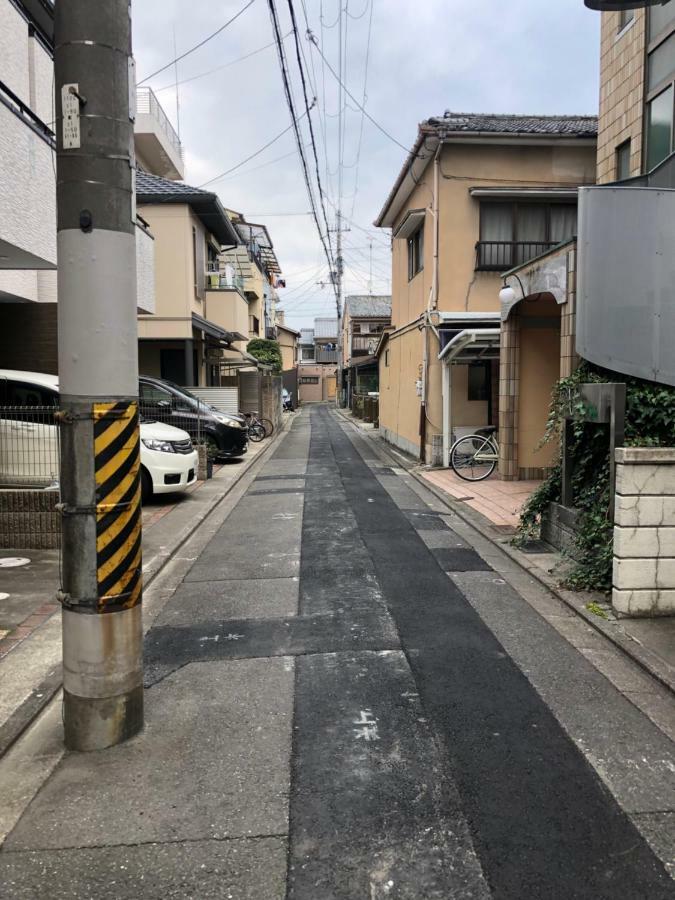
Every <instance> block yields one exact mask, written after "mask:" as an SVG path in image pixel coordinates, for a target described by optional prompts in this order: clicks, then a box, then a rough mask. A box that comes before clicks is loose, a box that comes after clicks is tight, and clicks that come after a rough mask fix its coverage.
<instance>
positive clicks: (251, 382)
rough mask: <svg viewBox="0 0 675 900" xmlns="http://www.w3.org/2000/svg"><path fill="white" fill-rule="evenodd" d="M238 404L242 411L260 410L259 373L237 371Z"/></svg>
mask: <svg viewBox="0 0 675 900" xmlns="http://www.w3.org/2000/svg"><path fill="white" fill-rule="evenodd" d="M239 406H240V408H241V411H242V412H260V374H259V373H258V372H240V373H239Z"/></svg>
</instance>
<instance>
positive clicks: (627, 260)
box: [576, 160, 675, 387]
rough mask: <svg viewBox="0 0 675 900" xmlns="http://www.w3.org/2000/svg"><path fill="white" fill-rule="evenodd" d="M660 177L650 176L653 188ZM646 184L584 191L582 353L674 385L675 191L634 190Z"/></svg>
mask: <svg viewBox="0 0 675 900" xmlns="http://www.w3.org/2000/svg"><path fill="white" fill-rule="evenodd" d="M666 162H668V161H667V160H666ZM655 172H656V170H655V171H654V172H652V173H650V175H649V176H646V177H645V178H646V179H647V180H648V181H649V180H651V183H652V184H653V183H655V181H656V178H655ZM660 174H661V176H662V177H664V178H665V177H666V176H667V175H668V167H667V166H664V168H663V169H662V170H661V173H660ZM640 180H641V179H634V180H631V181H629V182H624V183H623V184H621V185H620V184H616V185H601V186H600V185H598V186H594V187H585V188H581V189H580V190H579V229H578V230H579V237H578V266H577V342H576V348H577V352H578V353H579V354H580V355H581V356H583V357H584V359H588V360H590V362H593V363H596V364H597V365H600V366H604V367H606V368H608V369H611V370H613V371H615V372H620V373H621V374H623V375H633V376H636V377H638V378H644V379H646V380H648V381H654V382H658V383H660V384H668V385H672V386H674V387H675V354H673V352H672V343H673V334H675V302H673V300H674V297H675V288H674V287H673V285H674V284H675V268H674V265H673V246H675V190H672V189H667V188H660V187H659V188H656V187H641V186H634V184H635V182H636V181H637V182H638V184H639V182H640Z"/></svg>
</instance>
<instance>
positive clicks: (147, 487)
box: [141, 468, 154, 503]
mask: <svg viewBox="0 0 675 900" xmlns="http://www.w3.org/2000/svg"><path fill="white" fill-rule="evenodd" d="M153 493H154V491H153V489H152V478H151V477H150V473H149V472H148V470H147V469H143V468H142V469H141V503H147V502H148V500H150V499H151V498H152V495H153Z"/></svg>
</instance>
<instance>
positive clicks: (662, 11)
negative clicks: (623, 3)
mask: <svg viewBox="0 0 675 900" xmlns="http://www.w3.org/2000/svg"><path fill="white" fill-rule="evenodd" d="M674 25H675V3H666V5H665V6H653V7H651V9H650V10H649V40H650V42H651V41H653V40H654V39H655V38H657V37H659V36H660V35H661V34H664V33H667V31H668V30H669V29H671V28H672V27H673V26H674Z"/></svg>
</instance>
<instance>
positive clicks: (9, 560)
mask: <svg viewBox="0 0 675 900" xmlns="http://www.w3.org/2000/svg"><path fill="white" fill-rule="evenodd" d="M29 562H30V560H29V559H28V558H27V557H26V556H0V569H14V568H16V566H27V565H28V563H29Z"/></svg>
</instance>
